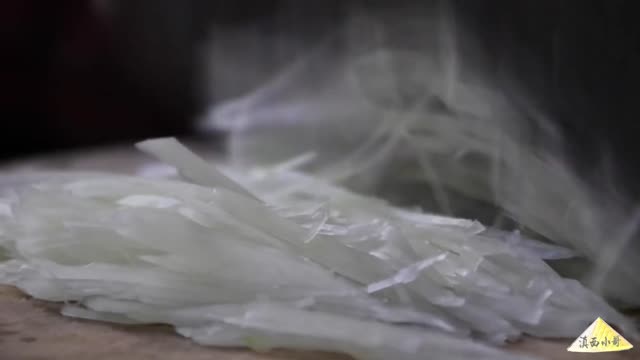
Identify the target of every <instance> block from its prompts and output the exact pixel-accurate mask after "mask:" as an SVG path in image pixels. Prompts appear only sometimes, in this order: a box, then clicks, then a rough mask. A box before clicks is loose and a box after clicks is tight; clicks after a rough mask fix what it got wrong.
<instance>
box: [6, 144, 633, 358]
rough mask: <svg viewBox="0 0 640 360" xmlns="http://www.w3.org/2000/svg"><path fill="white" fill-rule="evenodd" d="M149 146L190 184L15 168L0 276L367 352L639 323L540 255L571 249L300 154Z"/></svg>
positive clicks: (230, 339) (93, 309)
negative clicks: (327, 170) (366, 191)
mask: <svg viewBox="0 0 640 360" xmlns="http://www.w3.org/2000/svg"><path fill="white" fill-rule="evenodd" d="M138 148H139V149H141V150H142V151H145V152H147V153H149V154H151V155H153V156H155V157H157V158H159V159H160V160H161V161H163V162H164V163H166V164H168V165H171V166H173V167H175V168H176V169H177V170H178V173H179V174H180V176H181V179H185V180H186V181H184V180H180V179H173V178H163V179H157V178H155V179H151V178H144V177H135V176H124V175H115V174H99V173H31V174H23V175H15V176H13V177H12V178H5V179H2V181H3V182H4V183H5V184H6V183H7V182H10V183H12V184H13V185H12V186H5V187H4V189H3V198H2V200H1V202H0V249H2V252H1V253H0V254H4V255H3V256H5V258H4V259H3V261H2V262H0V283H4V284H11V285H15V286H16V287H18V288H20V289H22V290H23V291H25V292H26V293H28V294H29V295H31V296H33V297H35V298H38V299H43V300H50V301H60V302H62V301H64V302H65V303H67V305H66V306H64V308H63V310H62V312H63V314H64V315H67V316H72V317H79V318H86V319H94V320H101V321H108V322H114V323H124V324H150V323H165V324H170V325H173V326H174V327H175V329H176V331H177V332H178V333H180V334H182V335H184V336H186V337H189V338H191V339H193V340H194V341H196V342H198V343H200V344H206V345H216V346H248V347H251V348H253V349H256V350H267V349H271V348H276V347H278V348H297V349H312V350H327V351H335V352H342V353H347V354H350V355H353V356H354V357H356V358H359V359H422V358H425V356H427V355H428V357H429V358H434V359H468V358H471V357H473V358H474V359H491V360H498V359H522V358H525V357H524V356H521V355H515V354H512V353H509V352H506V351H504V350H502V349H500V348H499V347H497V346H495V345H500V344H504V343H505V342H507V341H511V340H516V339H518V338H519V337H521V336H522V335H523V334H530V335H534V336H540V337H575V336H576V334H580V332H581V331H582V330H584V328H586V327H587V326H588V325H589V324H590V323H591V322H592V321H593V320H594V319H596V318H597V317H602V318H603V319H605V320H606V321H607V322H608V323H610V324H615V325H617V327H618V328H619V329H621V330H622V331H623V332H624V334H625V337H627V338H633V337H634V336H635V335H636V333H635V330H634V329H633V324H632V323H630V322H629V321H628V319H626V318H625V317H624V316H622V315H621V314H619V313H618V312H616V310H614V309H613V308H611V307H610V306H609V305H607V303H606V302H605V301H603V300H602V299H600V298H599V297H598V296H596V295H595V294H593V293H592V292H590V291H589V290H587V289H586V288H585V287H583V286H582V285H580V283H578V282H577V281H575V280H570V279H565V278H562V277H560V276H559V275H557V274H556V273H555V272H554V271H553V270H552V269H551V268H550V267H549V266H548V265H547V264H546V263H545V261H544V260H545V259H558V258H566V257H571V256H572V253H571V252H570V251H568V250H566V249H564V248H560V247H557V246H553V245H547V244H543V243H539V242H536V241H534V240H531V239H526V238H524V237H523V236H521V235H519V234H518V233H505V232H501V231H498V230H493V229H487V228H485V227H483V226H482V225H481V224H479V223H478V222H475V221H472V220H465V219H457V218H450V217H443V216H437V215H432V214H426V213H423V212H420V211H413V210H406V209H400V208H395V207H392V206H390V205H388V204H386V203H385V202H383V201H381V200H378V199H374V198H370V197H364V196H360V195H357V194H354V193H351V192H349V191H347V190H345V189H342V188H339V187H337V186H335V185H332V184H330V183H328V182H325V181H322V180H319V179H316V178H313V177H310V176H308V175H305V174H303V173H300V172H297V171H295V167H296V164H299V163H301V162H303V160H304V158H303V159H294V160H293V161H291V162H290V163H287V164H281V165H280V166H275V167H270V168H259V169H257V168H256V169H249V170H240V169H237V168H220V170H218V169H217V168H215V167H213V166H212V165H210V164H209V163H207V162H205V161H204V160H203V159H201V158H199V157H197V156H196V155H195V154H193V153H191V152H190V151H189V150H188V149H186V148H185V147H184V146H182V145H181V144H180V143H178V142H177V141H176V140H175V139H171V138H168V139H155V140H149V141H145V142H142V143H139V144H138ZM18 183H19V184H20V185H16V184H18Z"/></svg>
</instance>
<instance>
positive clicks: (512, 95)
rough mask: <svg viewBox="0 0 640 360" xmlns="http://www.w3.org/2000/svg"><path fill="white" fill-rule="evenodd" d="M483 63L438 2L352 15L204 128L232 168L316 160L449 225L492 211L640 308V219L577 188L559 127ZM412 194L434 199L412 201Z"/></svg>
mask: <svg viewBox="0 0 640 360" xmlns="http://www.w3.org/2000/svg"><path fill="white" fill-rule="evenodd" d="M443 4H444V5H443ZM282 41H285V42H286V39H285V40H282ZM484 55H485V54H483V53H482V51H481V50H480V49H479V48H478V47H477V46H476V42H475V41H474V39H473V38H472V36H470V34H468V33H466V32H465V29H464V28H462V27H461V26H459V25H456V19H455V17H454V16H453V11H451V8H449V7H448V6H447V4H446V3H444V2H443V3H439V4H438V5H437V6H434V7H432V8H429V9H422V8H420V9H417V8H403V9H399V10H398V9H394V10H390V9H384V11H364V10H363V9H359V10H354V11H353V15H352V16H351V17H350V18H349V21H346V22H345V26H344V27H343V28H341V29H340V30H339V31H337V32H336V34H334V35H333V36H331V37H329V38H328V39H327V40H326V41H324V42H322V43H320V44H318V45H317V46H316V47H314V48H313V49H312V50H310V51H309V52H308V54H305V55H304V56H302V57H300V58H299V59H297V60H296V61H294V62H293V63H292V64H291V66H289V67H288V68H286V69H285V70H284V71H282V72H281V73H279V74H278V75H276V76H275V77H273V78H272V79H271V80H270V81H268V82H266V83H265V84H263V85H262V86H260V87H258V88H257V89H255V90H254V91H251V92H249V93H248V94H246V95H245V96H242V97H239V98H236V99H233V100H230V101H227V102H225V103H223V104H221V105H217V106H215V107H214V108H213V109H212V110H211V112H210V113H209V115H208V117H207V119H206V121H205V122H204V124H203V125H204V128H206V129H217V130H224V131H228V132H230V134H231V137H230V140H229V150H230V155H231V158H232V160H233V161H234V162H235V163H236V164H238V165H243V166H245V165H256V164H265V163H276V162H279V161H282V160H284V159H288V158H292V157H295V156H299V155H301V154H315V160H314V162H313V163H312V164H311V165H310V166H309V167H307V169H306V170H307V171H308V172H310V173H313V174H316V175H318V176H321V177H323V178H326V179H328V180H332V181H337V182H342V183H345V184H347V185H349V186H350V187H351V188H352V189H355V190H357V191H359V192H364V193H377V194H380V193H383V194H385V195H386V196H388V197H390V198H392V199H404V200H406V198H407V197H410V198H411V200H412V202H413V203H414V204H415V203H420V204H421V205H423V206H426V207H428V210H430V211H434V212H441V213H447V214H453V215H461V213H462V215H467V213H466V212H467V211H468V209H470V208H472V209H476V210H474V211H475V213H474V214H475V215H474V216H477V217H480V216H486V215H487V211H486V209H487V207H486V205H487V204H489V205H495V207H497V208H498V209H499V210H498V212H497V213H496V214H495V215H498V216H501V215H506V217H508V218H510V219H513V220H514V221H515V223H516V224H518V226H520V227H521V228H522V229H523V230H525V231H532V232H533V233H535V234H537V235H539V236H540V237H543V238H545V239H547V240H550V241H553V242H555V243H558V244H561V245H565V246H570V247H571V248H573V249H575V250H576V251H577V252H578V253H579V254H581V255H583V256H584V257H585V258H586V259H588V266H587V267H586V268H585V269H584V270H579V271H577V272H578V273H577V274H573V275H575V276H578V277H580V278H581V280H583V281H584V282H585V283H586V284H587V285H589V286H591V287H592V288H594V289H595V290H596V291H597V292H600V293H601V294H603V295H604V296H606V297H608V298H609V299H610V300H612V301H616V303H617V304H618V305H621V306H638V305H640V280H639V279H638V278H637V276H634V274H637V271H638V267H637V265H636V264H637V263H639V261H638V260H640V249H638V246H637V245H635V244H634V243H633V242H632V241H631V240H632V239H633V237H634V235H635V233H636V230H637V224H638V216H640V215H638V213H637V211H635V212H634V211H633V210H632V207H631V206H630V204H626V203H625V202H624V201H623V200H621V198H620V197H616V196H614V192H613V189H605V188H594V187H593V186H592V185H591V184H587V183H586V182H585V181H583V180H582V178H581V177H580V176H579V175H578V174H577V172H576V171H575V170H574V168H573V166H571V164H570V162H569V161H568V160H567V158H566V156H565V155H566V154H565V153H564V151H563V145H564V144H563V136H562V132H561V131H560V130H559V129H558V128H557V126H556V125H555V122H554V121H552V120H549V119H547V118H546V116H545V114H544V112H543V111H542V110H541V109H539V108H538V107H536V106H535V105H534V104H533V102H532V101H529V99H530V97H529V96H528V94H527V93H526V92H525V91H524V90H523V89H522V88H521V87H518V86H517V85H516V84H517V81H515V80H514V79H508V80H510V81H502V80H504V79H503V78H499V77H498V76H497V73H496V71H493V70H492V68H491V67H490V66H489V64H488V63H487V61H484V59H486V58H487V57H486V56H484ZM498 80H500V81H498ZM505 83H506V84H509V85H505ZM416 184H420V186H419V187H418V188H420V189H428V190H429V192H430V193H429V192H425V193H424V194H423V195H420V196H417V195H416V194H415V193H414V192H413V190H415V189H416V187H415V185H416ZM410 185H411V186H412V187H411V189H412V190H411V191H408V190H407V189H408V188H409V186H410ZM418 197H419V198H420V199H419V200H425V201H416V200H417V199H416V198H418ZM427 199H432V201H430V202H428V201H426V200H427ZM478 209H482V210H478ZM557 265H558V268H559V269H565V268H568V269H571V270H572V272H574V273H575V272H576V270H575V267H574V266H573V264H568V265H569V266H567V264H557Z"/></svg>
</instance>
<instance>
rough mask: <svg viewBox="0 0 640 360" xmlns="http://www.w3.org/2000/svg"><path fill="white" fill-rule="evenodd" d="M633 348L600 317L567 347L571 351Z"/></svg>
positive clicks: (595, 351)
mask: <svg viewBox="0 0 640 360" xmlns="http://www.w3.org/2000/svg"><path fill="white" fill-rule="evenodd" d="M631 348H633V345H631V344H630V343H629V342H628V341H627V339H625V338H623V337H622V336H621V335H620V334H618V332H616V331H615V330H613V329H612V328H611V326H609V324H607V323H606V322H604V320H602V319H601V318H597V319H596V321H594V322H593V323H592V324H591V325H589V327H588V328H587V330H585V331H584V332H583V333H582V334H581V335H580V336H578V338H577V339H576V340H575V341H574V342H573V344H571V346H569V347H568V348H567V351H571V352H584V353H599V352H609V351H623V350H629V349H631Z"/></svg>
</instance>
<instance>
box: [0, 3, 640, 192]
mask: <svg viewBox="0 0 640 360" xmlns="http://www.w3.org/2000/svg"><path fill="white" fill-rule="evenodd" d="M358 3H359V4H358ZM408 3H409V1H359V2H357V1H337V0H336V1H334V0H330V1H319V0H317V1H314V0H311V1H291V0H263V1H255V2H250V1H215V0H208V1H205V0H191V1H186V0H184V1H173V0H98V1H74V0H67V1H60V2H54V1H36V0H5V1H3V2H2V3H0V29H1V30H0V34H1V35H0V46H1V48H2V57H1V60H0V76H1V77H0V98H1V100H0V108H1V109H2V111H1V114H0V115H1V119H2V121H1V124H2V125H1V128H0V134H2V135H3V136H2V139H1V141H0V159H3V160H6V159H11V158H16V157H22V156H26V155H33V154H40V153H46V152H51V151H55V150H59V149H69V148H79V147H85V146H98V145H106V144H111V143H116V142H118V143H122V142H131V141H135V140H139V139H141V138H146V137H153V136H165V135H189V134H190V133H191V132H192V128H193V127H192V125H193V121H194V119H195V118H196V117H197V116H199V115H201V114H202V113H203V111H204V110H205V109H206V107H207V105H210V103H211V102H215V101H220V100H222V99H225V98H227V97H231V96H235V95H239V94H241V93H242V92H243V91H247V90H249V89H251V87H253V86H255V85H257V84H258V82H259V81H260V80H261V79H264V77H265V76H266V74H267V73H269V72H270V71H273V70H275V69H278V68H280V67H282V66H285V65H286V64H287V63H288V61H290V60H291V58H292V56H293V55H295V54H294V53H295V52H296V50H295V49H293V50H292V49H291V48H290V47H289V48H287V49H284V50H283V48H282V47H281V46H280V45H279V44H277V43H274V42H262V41H261V40H260V38H259V37H258V38H257V40H256V38H255V37H254V38H253V39H250V38H248V37H246V36H244V37H243V36H242V34H245V33H246V31H245V32H243V31H244V30H246V29H251V30H252V31H253V32H254V33H256V34H270V35H277V34H281V33H286V34H289V35H291V34H294V36H293V38H294V39H297V41H298V42H299V44H300V48H301V49H302V48H304V47H305V46H306V45H308V44H310V43H313V42H314V41H316V40H317V39H319V38H320V37H321V36H322V34H324V33H326V32H328V31H331V29H332V28H334V27H335V26H337V24H340V23H341V22H342V21H344V20H345V18H346V17H347V14H348V11H347V9H349V8H350V7H352V6H354V5H358V6H361V7H368V6H370V7H378V8H379V9H384V8H385V7H387V8H390V7H396V6H404V5H406V4H408ZM413 3H416V2H415V1H413ZM633 5H634V2H633V1H623V0H608V1H606V0H594V1H590V0H585V1H579V0H564V1H557V0H531V1H527V0H522V1H509V0H484V1H457V2H456V3H455V4H454V8H455V10H456V14H457V15H458V18H459V19H460V21H461V22H462V23H464V24H465V25H466V26H467V27H468V28H469V29H470V30H471V31H472V32H473V33H474V34H476V36H477V37H478V38H479V39H480V42H481V45H482V46H483V47H485V49H486V50H488V52H489V54H491V60H492V61H493V62H495V63H496V64H499V65H500V66H501V67H502V68H505V69H509V71H511V72H512V74H514V76H516V78H518V79H519V80H521V81H522V82H523V84H525V86H526V87H527V88H528V89H530V90H531V91H533V97H534V98H535V100H536V103H539V104H540V105H541V106H542V107H543V108H544V109H545V110H546V111H548V112H549V113H550V114H551V116H552V117H553V118H554V119H560V120H557V121H558V122H559V123H560V124H561V125H562V127H563V128H564V129H565V131H566V133H567V135H568V139H569V142H570V144H571V148H572V149H573V150H574V154H575V155H576V157H577V158H578V159H579V160H580V164H581V165H582V168H583V169H584V170H585V171H586V172H589V170H593V169H594V168H596V164H595V163H596V162H597V161H599V160H600V158H601V154H602V151H604V148H603V147H602V145H603V144H605V145H606V146H609V147H610V148H611V149H612V150H611V152H612V154H613V157H614V158H616V159H617V164H616V165H617V166H616V167H617V168H618V169H620V170H619V172H620V175H621V176H623V177H624V178H625V179H626V182H627V185H628V186H630V187H633V188H637V186H635V187H634V184H635V182H636V180H638V179H640V176H638V171H636V168H638V165H639V164H640V162H639V161H638V157H637V156H636V152H637V151H638V150H639V149H640V147H639V146H638V145H636V144H637V143H638V140H637V139H638V135H639V131H638V130H639V129H640V124H638V122H637V120H636V116H637V115H638V114H640V110H638V106H637V103H638V102H639V100H640V91H639V90H638V88H637V87H638V84H639V83H640V81H639V80H640V76H639V75H640V74H639V70H638V69H639V64H640V62H639V61H638V60H640V38H639V34H640V33H639V31H638V25H637V18H638V14H637V12H635V11H634V9H633ZM234 34H235V35H234ZM289 37H290V38H291V37H292V36H289ZM216 44H218V45H219V46H218V45H216ZM247 49H250V50H253V52H252V51H249V50H247ZM300 51H302V50H300ZM255 54H260V55H259V56H258V58H256V56H255ZM206 56H213V57H221V58H225V59H227V61H228V62H230V63H233V64H234V67H232V69H234V70H233V71H242V72H245V73H247V72H248V73H252V72H253V74H254V75H255V76H253V77H250V78H251V79H254V80H255V83H251V81H247V80H246V78H247V77H246V76H245V77H244V78H243V79H245V80H243V81H237V82H234V80H233V79H234V76H235V75H234V73H233V72H232V71H230V70H228V69H226V68H222V67H221V68H219V69H208V71H209V73H207V71H205V70H206V68H207V67H206V66H205V64H204V63H203V61H204V60H203V59H206ZM258 68H259V69H258ZM238 69H240V70H238ZM211 72H213V73H214V74H216V75H215V76H213V77H212V76H210V75H211V74H210V73H211ZM245 75H246V74H245ZM211 79H214V80H215V79H225V81H226V83H225V86H216V84H211ZM212 89H214V90H213V91H212ZM598 169H600V168H599V167H598Z"/></svg>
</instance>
